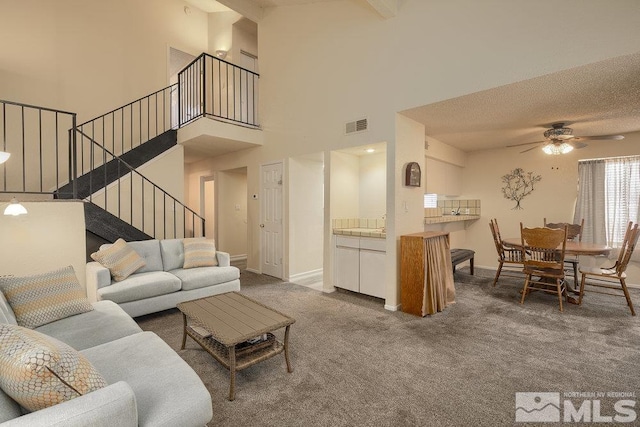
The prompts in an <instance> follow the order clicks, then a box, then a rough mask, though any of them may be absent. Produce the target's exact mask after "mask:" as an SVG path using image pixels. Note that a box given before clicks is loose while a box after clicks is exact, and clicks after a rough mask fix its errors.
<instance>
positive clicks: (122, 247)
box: [91, 239, 147, 282]
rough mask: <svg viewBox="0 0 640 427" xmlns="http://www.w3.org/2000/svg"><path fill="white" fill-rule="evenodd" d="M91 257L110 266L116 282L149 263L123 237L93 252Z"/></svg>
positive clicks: (107, 266) (105, 265)
mask: <svg viewBox="0 0 640 427" xmlns="http://www.w3.org/2000/svg"><path fill="white" fill-rule="evenodd" d="M91 259H93V260H94V261H98V262H99V263H100V264H102V265H103V266H104V267H106V268H108V269H109V271H110V272H111V277H113V280H115V281H116V282H119V281H121V280H124V279H126V278H127V277H129V276H130V275H131V274H133V273H134V272H135V271H136V270H138V269H139V268H141V267H144V266H145V265H147V263H146V262H145V261H144V259H143V258H142V257H141V256H140V255H138V253H137V252H136V251H134V250H133V249H132V248H131V246H129V245H127V242H125V241H124V240H122V239H118V240H116V242H115V243H114V244H113V245H111V246H109V247H108V248H106V249H102V250H99V251H98V252H94V253H92V254H91Z"/></svg>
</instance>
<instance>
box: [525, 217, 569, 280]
mask: <svg viewBox="0 0 640 427" xmlns="http://www.w3.org/2000/svg"><path fill="white" fill-rule="evenodd" d="M520 236H521V239H522V259H523V261H524V267H525V270H538V271H545V272H548V273H550V274H556V275H564V253H565V246H566V244H567V227H566V226H565V227H564V228H563V229H559V228H548V227H537V228H525V227H524V226H523V225H522V223H520Z"/></svg>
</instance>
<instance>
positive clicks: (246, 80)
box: [178, 53, 260, 127]
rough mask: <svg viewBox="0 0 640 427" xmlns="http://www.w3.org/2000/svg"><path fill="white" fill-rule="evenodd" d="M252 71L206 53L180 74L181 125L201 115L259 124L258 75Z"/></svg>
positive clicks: (253, 124)
mask: <svg viewBox="0 0 640 427" xmlns="http://www.w3.org/2000/svg"><path fill="white" fill-rule="evenodd" d="M259 77H260V76H259V75H258V74H256V73H254V72H253V71H250V70H247V69H245V68H242V67H238V66H237V65H234V64H232V63H230V62H227V61H224V60H222V59H219V58H216V57H214V56H211V55H209V54H207V53H203V54H201V55H200V56H198V57H197V58H196V59H194V60H193V61H192V62H191V63H190V64H189V65H187V66H186V67H185V68H184V69H183V70H182V71H181V72H180V73H179V74H178V97H179V99H180V101H179V113H178V122H179V126H180V127H182V126H184V125H185V124H187V123H190V122H191V121H193V120H195V119H197V118H199V117H213V118H217V119H222V120H226V121H229V122H231V123H235V124H239V125H243V126H250V127H258V126H259V121H258V79H259Z"/></svg>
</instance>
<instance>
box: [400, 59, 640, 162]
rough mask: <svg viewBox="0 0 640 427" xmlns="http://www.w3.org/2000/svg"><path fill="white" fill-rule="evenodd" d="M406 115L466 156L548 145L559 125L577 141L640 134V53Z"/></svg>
mask: <svg viewBox="0 0 640 427" xmlns="http://www.w3.org/2000/svg"><path fill="white" fill-rule="evenodd" d="M402 113H403V114H404V115H406V116H408V117H410V118H412V119H414V120H416V121H418V122H420V123H423V124H424V125H425V133H426V135H427V136H430V137H433V138H435V139H437V140H439V141H440V142H443V143H445V144H447V145H451V146H453V147H456V148H458V149H460V150H463V151H476V150H483V149H490V148H498V147H505V146H507V145H514V144H522V143H527V142H535V141H544V136H543V133H544V131H545V130H546V129H547V128H550V127H551V124H553V123H556V122H565V123H567V126H568V127H570V128H572V129H573V134H574V135H575V136H596V135H611V134H622V135H624V134H625V133H629V132H637V131H640V53H637V54H633V55H628V56H623V57H618V58H613V59H609V60H605V61H601V62H597V63H593V64H589V65H585V66H582V67H577V68H573V69H569V70H564V71H561V72H557V73H553V74H548V75H545V76H542V77H538V78H534V79H531V80H526V81H522V82H518V83H513V84H509V85H506V86H501V87H497V88H493V89H489V90H485V91H482V92H477V93H473V94H470V95H466V96H462V97H459V98H454V99H448V100H445V101H441V102H437V103H434V104H429V105H425V106H422V107H417V108H412V109H409V110H406V111H403V112H402ZM588 143H589V144H616V143H619V142H618V141H609V140H607V141H588ZM527 148H528V147H526V146H525V147H518V148H513V149H514V150H516V149H520V150H524V149H527Z"/></svg>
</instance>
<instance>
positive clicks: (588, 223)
mask: <svg viewBox="0 0 640 427" xmlns="http://www.w3.org/2000/svg"><path fill="white" fill-rule="evenodd" d="M605 168H606V166H605V161H604V160H589V161H585V162H579V163H578V200H577V202H576V211H575V214H574V217H573V223H574V224H580V221H582V219H583V218H584V228H583V230H582V241H583V242H588V243H599V244H606V243H607V231H606V230H607V229H606V202H605V201H606V197H605V175H606V171H605Z"/></svg>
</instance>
